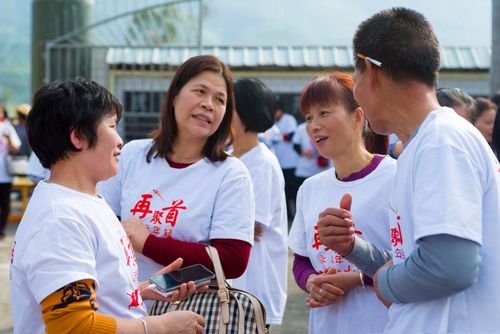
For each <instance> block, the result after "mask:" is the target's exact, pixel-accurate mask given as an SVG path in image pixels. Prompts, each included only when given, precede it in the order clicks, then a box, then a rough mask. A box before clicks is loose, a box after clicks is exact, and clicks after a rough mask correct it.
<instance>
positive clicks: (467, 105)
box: [436, 87, 475, 122]
mask: <svg viewBox="0 0 500 334" xmlns="http://www.w3.org/2000/svg"><path fill="white" fill-rule="evenodd" d="M436 95H437V99H438V101H439V105H440V106H442V107H450V108H452V109H453V110H455V112H456V113H457V114H459V115H460V116H462V117H463V118H465V119H466V120H468V121H469V122H472V114H473V112H474V108H475V102H474V99H473V98H472V97H471V96H470V95H469V94H467V93H466V92H465V91H463V90H461V89H460V88H455V87H454V88H438V89H437V90H436Z"/></svg>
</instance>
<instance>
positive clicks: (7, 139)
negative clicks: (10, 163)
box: [0, 104, 21, 241]
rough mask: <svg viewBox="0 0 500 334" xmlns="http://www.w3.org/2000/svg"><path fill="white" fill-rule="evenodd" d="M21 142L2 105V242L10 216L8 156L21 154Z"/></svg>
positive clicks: (0, 118)
mask: <svg viewBox="0 0 500 334" xmlns="http://www.w3.org/2000/svg"><path fill="white" fill-rule="evenodd" d="M20 147H21V140H20V139H19V136H18V135H17V132H16V130H15V129H14V126H12V123H11V122H10V120H9V118H8V117H7V111H6V110H5V106H3V105H1V104H0V241H1V240H3V239H5V227H6V225H7V218H8V217H9V214H10V192H11V189H12V175H11V174H10V171H9V170H8V168H7V156H8V155H16V154H18V153H19V148H20Z"/></svg>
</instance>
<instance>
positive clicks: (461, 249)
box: [377, 234, 481, 303]
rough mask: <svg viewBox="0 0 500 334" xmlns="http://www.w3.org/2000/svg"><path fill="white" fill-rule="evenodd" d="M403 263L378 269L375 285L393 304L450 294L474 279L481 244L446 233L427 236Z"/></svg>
mask: <svg viewBox="0 0 500 334" xmlns="http://www.w3.org/2000/svg"><path fill="white" fill-rule="evenodd" d="M418 244H419V247H418V248H417V249H416V250H415V251H414V252H413V253H412V254H411V256H410V257H408V258H407V259H406V260H405V261H404V262H403V263H401V264H398V265H393V266H390V267H387V268H383V269H381V270H380V271H379V273H378V275H377V277H378V288H379V290H380V292H381V294H382V297H383V298H384V299H385V300H387V301H390V302H393V303H414V302H422V301H427V300H433V299H438V298H444V297H448V296H451V295H453V294H455V293H458V292H460V291H463V290H465V289H467V288H469V287H470V286H472V285H473V284H474V283H476V282H477V277H478V275H479V265H480V263H481V256H480V254H479V252H480V249H481V246H480V245H479V244H478V243H476V242H474V241H471V240H467V239H463V238H459V237H455V236H452V235H448V234H439V235H431V236H427V237H424V238H422V239H420V240H419V241H418Z"/></svg>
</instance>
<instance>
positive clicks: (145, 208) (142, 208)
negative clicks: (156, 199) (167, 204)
mask: <svg viewBox="0 0 500 334" xmlns="http://www.w3.org/2000/svg"><path fill="white" fill-rule="evenodd" d="M141 196H142V199H140V200H138V201H137V203H135V206H134V208H133V209H130V212H131V213H132V214H133V215H134V216H135V214H136V213H140V214H141V216H140V217H139V219H142V218H144V217H146V216H147V215H148V213H151V212H153V211H152V210H151V209H150V207H151V202H150V201H149V199H150V198H152V197H153V195H150V194H142V195H141Z"/></svg>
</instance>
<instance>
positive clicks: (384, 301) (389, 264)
mask: <svg viewBox="0 0 500 334" xmlns="http://www.w3.org/2000/svg"><path fill="white" fill-rule="evenodd" d="M390 266H392V260H390V261H387V262H386V264H384V265H383V266H382V267H380V268H378V269H377V272H376V273H375V275H373V288H374V289H375V293H376V294H377V297H378V299H379V300H380V301H381V302H382V304H384V305H385V307H387V308H389V307H390V306H391V305H392V303H391V302H388V301H387V300H385V299H384V298H383V297H382V294H381V293H380V290H379V289H378V272H379V271H380V269H382V268H385V267H390Z"/></svg>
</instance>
